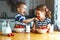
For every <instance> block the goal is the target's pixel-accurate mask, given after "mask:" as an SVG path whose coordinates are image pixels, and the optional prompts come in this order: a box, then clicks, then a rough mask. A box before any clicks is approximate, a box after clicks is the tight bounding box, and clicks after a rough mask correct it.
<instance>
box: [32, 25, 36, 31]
mask: <svg viewBox="0 0 60 40" xmlns="http://www.w3.org/2000/svg"><path fill="white" fill-rule="evenodd" d="M35 27H36V26H35V24H33V26H32V32H35V30H36V29H35Z"/></svg>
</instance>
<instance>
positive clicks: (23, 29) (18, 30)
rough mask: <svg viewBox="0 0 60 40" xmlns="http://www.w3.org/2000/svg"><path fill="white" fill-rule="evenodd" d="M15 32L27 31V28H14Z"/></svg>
mask: <svg viewBox="0 0 60 40" xmlns="http://www.w3.org/2000/svg"><path fill="white" fill-rule="evenodd" d="M14 31H15V32H25V28H14Z"/></svg>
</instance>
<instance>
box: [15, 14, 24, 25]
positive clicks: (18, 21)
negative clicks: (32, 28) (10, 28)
mask: <svg viewBox="0 0 60 40" xmlns="http://www.w3.org/2000/svg"><path fill="white" fill-rule="evenodd" d="M23 20H25V16H23V15H21V14H17V15H16V16H15V24H19V25H25V23H24V22H23Z"/></svg>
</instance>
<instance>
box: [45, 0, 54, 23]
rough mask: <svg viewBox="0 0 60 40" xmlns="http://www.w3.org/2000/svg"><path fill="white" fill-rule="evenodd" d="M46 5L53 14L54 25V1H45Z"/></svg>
mask: <svg viewBox="0 0 60 40" xmlns="http://www.w3.org/2000/svg"><path fill="white" fill-rule="evenodd" d="M45 4H46V5H47V7H48V8H49V10H50V11H51V12H52V23H54V0H45Z"/></svg>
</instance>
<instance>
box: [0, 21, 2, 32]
mask: <svg viewBox="0 0 60 40" xmlns="http://www.w3.org/2000/svg"><path fill="white" fill-rule="evenodd" d="M0 31H2V22H0Z"/></svg>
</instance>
